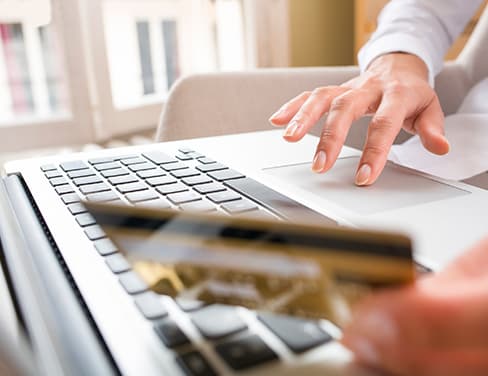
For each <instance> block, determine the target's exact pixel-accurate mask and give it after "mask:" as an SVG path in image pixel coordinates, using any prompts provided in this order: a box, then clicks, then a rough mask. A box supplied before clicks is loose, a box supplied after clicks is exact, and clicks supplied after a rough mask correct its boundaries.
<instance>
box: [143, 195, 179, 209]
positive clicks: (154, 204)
mask: <svg viewBox="0 0 488 376" xmlns="http://www.w3.org/2000/svg"><path fill="white" fill-rule="evenodd" d="M136 206H140V207H144V208H154V209H169V208H171V204H170V203H169V202H168V201H167V200H165V199H164V198H158V199H157V200H151V201H142V202H137V203H136Z"/></svg>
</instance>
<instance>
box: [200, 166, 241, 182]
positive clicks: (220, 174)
mask: <svg viewBox="0 0 488 376" xmlns="http://www.w3.org/2000/svg"><path fill="white" fill-rule="evenodd" d="M208 176H210V177H211V178H213V179H215V180H217V181H226V180H232V179H241V178H244V177H245V176H244V175H242V174H241V173H240V172H237V171H235V170H231V169H228V170H222V171H214V172H211V173H209V174H208Z"/></svg>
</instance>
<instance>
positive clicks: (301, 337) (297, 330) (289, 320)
mask: <svg viewBox="0 0 488 376" xmlns="http://www.w3.org/2000/svg"><path fill="white" fill-rule="evenodd" d="M259 320H260V321H261V322H262V323H263V324H264V325H266V327H267V328H268V329H269V330H271V331H272V332H273V333H274V334H275V335H276V336H277V337H279V338H280V339H281V340H282V341H283V342H284V343H285V344H286V345H287V346H288V347H289V348H290V350H291V351H293V352H294V353H302V352H305V351H307V350H310V349H312V348H314V347H317V346H320V345H322V344H324V343H327V342H329V341H331V340H332V339H333V338H332V337H331V336H330V335H329V334H327V333H326V332H324V331H323V330H322V329H321V328H320V327H319V325H318V324H317V323H316V322H315V321H312V320H304V319H299V318H294V317H289V316H279V315H273V314H268V313H263V314H260V315H259Z"/></svg>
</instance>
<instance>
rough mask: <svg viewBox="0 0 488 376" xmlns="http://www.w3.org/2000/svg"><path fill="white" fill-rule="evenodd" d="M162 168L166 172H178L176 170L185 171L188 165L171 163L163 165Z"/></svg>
mask: <svg viewBox="0 0 488 376" xmlns="http://www.w3.org/2000/svg"><path fill="white" fill-rule="evenodd" d="M161 168H162V169H163V170H165V171H168V172H170V171H176V170H184V169H185V168H188V166H187V165H186V164H183V163H180V162H178V163H170V164H166V165H163V166H161Z"/></svg>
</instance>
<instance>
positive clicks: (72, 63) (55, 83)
mask: <svg viewBox="0 0 488 376" xmlns="http://www.w3.org/2000/svg"><path fill="white" fill-rule="evenodd" d="M36 1H40V2H45V3H47V2H48V1H47V0H23V1H22V2H23V3H26V4H28V3H29V2H32V3H34V2H36ZM14 2H15V1H13V0H5V1H3V2H2V3H3V5H2V4H1V3H0V154H1V155H2V157H1V158H3V159H8V158H12V157H14V156H15V157H16V156H17V155H18V153H19V152H22V155H39V154H48V153H52V152H70V151H73V150H86V149H93V148H100V147H106V146H121V145H126V144H127V143H132V144H134V143H145V142H150V141H151V139H152V136H153V134H154V131H155V129H156V126H157V121H158V117H159V115H160V113H161V110H162V109H163V106H164V102H165V99H166V98H167V95H168V92H169V90H170V89H171V87H172V85H173V84H174V83H175V82H176V81H177V80H178V79H179V78H180V77H182V76H185V75H189V74H195V73H205V72H215V71H239V70H247V69H257V68H286V67H303V66H329V65H353V64H355V63H356V58H355V56H356V53H357V51H358V50H359V48H360V47H361V46H362V45H363V44H364V43H365V42H366V41H367V39H368V38H369V36H370V34H371V33H372V32H373V31H374V29H375V25H376V18H377V16H378V13H379V12H380V11H381V9H382V7H383V6H384V5H385V4H386V3H387V2H388V1H387V0H341V1H336V0H51V7H52V12H51V13H52V19H51V22H50V23H49V24H48V25H47V26H38V25H37V24H36V21H35V19H34V18H33V17H32V15H31V14H29V13H30V12H29V11H25V12H23V14H20V15H18V16H17V18H16V19H12V18H10V19H2V14H5V12H2V7H8V6H9V4H13V3H14ZM10 6H12V5H10ZM25 9H34V8H29V7H28V6H27V7H26V8H25ZM4 10H5V9H4ZM21 13H22V12H21ZM476 20H477V17H475V18H474V19H473V20H472V22H471V23H470V24H469V26H468V27H467V29H466V31H465V33H464V34H463V35H462V37H461V38H460V39H459V40H458V41H457V42H456V44H455V46H454V47H453V49H452V50H451V51H450V52H449V54H448V56H447V57H446V58H451V59H452V58H455V57H456V56H457V54H458V53H459V51H460V50H461V49H462V47H463V45H464V43H465V42H466V40H467V38H468V37H469V35H470V33H471V31H472V29H473V28H474V26H475V25H476ZM209 120H210V119H209ZM28 150H30V151H29V152H27V154H26V151H28ZM1 158H0V159H1Z"/></svg>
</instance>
